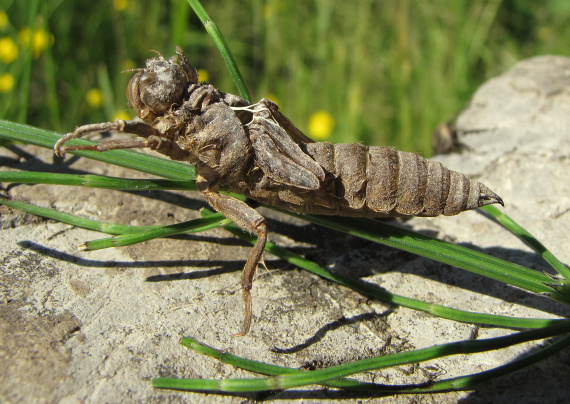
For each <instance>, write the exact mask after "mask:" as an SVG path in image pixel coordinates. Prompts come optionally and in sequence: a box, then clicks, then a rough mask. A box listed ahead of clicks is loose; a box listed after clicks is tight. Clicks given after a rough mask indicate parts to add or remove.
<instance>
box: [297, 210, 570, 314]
mask: <svg viewBox="0 0 570 404" xmlns="http://www.w3.org/2000/svg"><path fill="white" fill-rule="evenodd" d="M292 215H293V216H297V217H301V215H297V214H292ZM302 218H303V219H305V220H308V221H310V222H312V223H315V224H319V225H321V226H325V227H328V228H330V229H334V230H338V231H342V232H344V233H347V234H352V235H354V236H357V237H360V238H363V239H366V240H371V241H374V242H377V243H380V244H384V245H387V246H390V247H395V248H398V249H401V250H404V251H408V252H411V253H414V254H417V255H420V256H422V257H426V258H430V259H433V260H436V261H439V262H443V263H445V264H449V265H453V266H456V267H458V268H462V269H465V270H467V271H470V272H473V273H476V274H480V275H484V276H487V277H489V278H492V279H495V280H498V281H501V282H504V283H507V284H510V285H513V286H517V287H520V288H523V289H527V290H529V291H532V292H535V293H548V294H549V296H551V297H552V298H553V299H555V300H558V301H561V302H564V303H569V302H570V300H568V297H567V296H564V295H562V294H560V293H559V292H558V291H556V290H555V289H553V288H552V287H550V286H549V284H551V283H552V282H553V280H552V279H551V278H550V277H548V276H547V275H545V274H544V273H542V272H538V271H533V270H531V269H529V268H525V267H523V266H521V265H517V264H513V263H510V262H507V261H504V260H502V259H500V258H495V257H493V256H490V255H487V254H483V253H480V252H478V251H474V250H471V249H469V248H465V247H462V246H459V245H455V244H451V243H448V242H445V241H443V240H438V239H435V238H432V237H428V236H425V235H423V234H420V233H416V232H413V231H409V230H405V229H402V228H400V227H397V226H394V225H391V224H388V223H384V222H381V221H379V220H370V219H361V218H344V217H335V218H333V219H331V218H328V217H324V216H303V217H302Z"/></svg>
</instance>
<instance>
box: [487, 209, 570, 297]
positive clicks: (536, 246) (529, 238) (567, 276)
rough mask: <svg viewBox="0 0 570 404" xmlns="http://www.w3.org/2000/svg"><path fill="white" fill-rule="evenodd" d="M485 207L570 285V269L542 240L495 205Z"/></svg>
mask: <svg viewBox="0 0 570 404" xmlns="http://www.w3.org/2000/svg"><path fill="white" fill-rule="evenodd" d="M483 209H484V210H485V211H486V212H487V213H489V214H490V215H491V216H493V218H495V219H496V220H497V221H498V222H499V223H500V224H502V225H503V226H504V227H505V228H506V229H507V230H509V231H510V232H511V233H513V234H514V235H515V236H517V237H518V238H519V239H520V240H521V241H522V242H523V243H525V244H526V245H527V246H529V247H530V248H532V249H533V250H534V251H536V252H537V253H538V254H540V256H541V257H542V258H543V259H544V260H545V261H546V262H548V263H549V264H550V266H552V268H554V270H555V271H556V272H558V273H559V274H560V275H561V276H562V277H563V278H564V280H561V281H562V282H564V283H566V285H567V286H570V285H569V284H568V283H567V282H565V280H566V281H568V280H570V269H568V267H567V266H566V265H564V264H563V263H562V262H561V261H560V260H559V259H558V258H556V257H555V256H554V254H552V252H551V251H550V250H548V248H546V247H545V246H544V245H543V244H542V243H541V242H540V241H538V240H537V239H536V238H535V237H534V236H533V235H532V234H530V233H529V232H528V231H527V230H526V229H525V228H523V227H522V226H521V225H519V224H518V223H517V222H515V221H514V220H513V219H512V218H511V217H510V216H508V215H507V214H505V213H503V212H502V211H501V210H499V209H497V208H496V207H495V206H490V205H488V206H485V207H483Z"/></svg>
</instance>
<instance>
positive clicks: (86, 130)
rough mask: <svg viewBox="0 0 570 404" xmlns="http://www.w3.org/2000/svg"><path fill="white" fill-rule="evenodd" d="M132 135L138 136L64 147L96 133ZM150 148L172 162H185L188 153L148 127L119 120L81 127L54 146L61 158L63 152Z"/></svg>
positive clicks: (135, 122)
mask: <svg viewBox="0 0 570 404" xmlns="http://www.w3.org/2000/svg"><path fill="white" fill-rule="evenodd" d="M107 131H113V132H119V133H132V134H134V135H137V136H140V137H137V138H132V139H121V140H116V139H107V140H103V141H101V142H99V143H97V144H94V145H74V146H64V143H66V142H67V141H69V140H71V139H77V138H80V137H82V136H85V135H87V134H90V133H98V132H107ZM139 147H140V148H147V147H148V148H151V149H153V150H156V151H158V152H160V153H162V154H165V155H167V156H169V157H170V158H171V159H173V160H186V158H187V157H188V154H189V153H188V151H186V150H183V149H181V148H180V146H178V144H177V143H176V142H174V141H171V140H169V139H166V138H164V137H162V136H161V133H160V132H159V131H158V130H156V129H155V128H153V127H152V126H150V125H147V124H146V123H144V122H139V121H124V120H122V119H119V120H117V121H115V122H104V123H97V124H93V125H83V126H80V127H78V128H77V129H76V130H75V131H74V132H71V133H68V134H67V135H65V136H63V137H62V138H61V139H59V140H58V141H57V143H56V144H55V146H54V150H55V153H56V154H57V155H58V156H63V155H64V154H65V152H68V151H73V150H89V151H109V150H117V149H134V148H139Z"/></svg>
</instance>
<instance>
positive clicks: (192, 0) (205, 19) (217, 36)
mask: <svg viewBox="0 0 570 404" xmlns="http://www.w3.org/2000/svg"><path fill="white" fill-rule="evenodd" d="M188 3H189V4H190V7H192V9H193V10H194V13H196V15H197V16H198V18H199V19H200V21H202V24H203V25H204V28H206V31H207V32H208V34H209V35H210V37H211V38H212V39H213V40H214V43H215V44H216V47H217V48H218V51H219V52H220V54H221V55H222V58H223V59H224V62H225V63H226V66H227V67H228V70H229V71H230V75H231V76H232V79H233V80H234V83H235V84H236V87H237V89H238V92H239V95H240V96H241V98H243V99H244V100H246V101H248V102H251V95H250V94H249V90H248V88H247V84H246V83H245V80H244V79H243V77H242V75H241V73H240V71H239V68H238V66H237V64H236V62H235V60H234V57H233V56H232V53H231V51H230V48H229V47H228V44H227V42H226V40H225V39H224V36H223V35H222V32H221V31H220V29H219V28H218V26H217V25H216V23H215V22H214V21H213V20H212V19H211V18H210V16H209V15H208V13H207V12H206V9H205V8H204V6H202V4H201V3H200V2H199V1H198V0H188Z"/></svg>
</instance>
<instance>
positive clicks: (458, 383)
mask: <svg viewBox="0 0 570 404" xmlns="http://www.w3.org/2000/svg"><path fill="white" fill-rule="evenodd" d="M180 343H181V344H182V345H183V346H185V347H187V348H189V349H192V350H194V351H195V352H197V353H199V354H202V355H207V356H210V357H212V358H215V359H217V360H219V361H221V362H223V363H226V364H228V365H232V366H235V367H238V368H240V369H244V370H247V371H250V372H255V373H260V374H264V375H283V374H293V373H301V372H303V370H300V369H292V368H287V367H284V366H277V365H270V364H267V363H263V362H258V361H253V360H250V359H246V358H242V357H240V356H237V355H233V354H231V353H229V352H227V351H220V350H217V349H215V348H212V347H210V346H208V345H205V344H203V343H201V342H198V341H197V340H195V339H194V338H182V340H181V342H180ZM568 346H570V336H566V337H564V338H562V339H561V340H559V341H557V342H554V343H552V344H549V345H547V346H546V347H544V348H541V349H539V350H537V351H535V352H533V353H531V354H529V355H526V356H524V357H523V358H521V359H517V360H515V361H513V362H511V363H508V364H506V365H502V366H498V367H496V368H493V369H490V370H487V371H483V372H480V373H475V374H471V375H468V376H460V377H455V378H451V379H445V380H439V381H436V382H431V383H429V384H423V385H420V386H414V385H403V386H397V385H384V384H377V383H368V382H359V381H357V380H353V379H344V378H343V379H335V380H330V381H327V382H323V383H320V384H321V385H323V386H328V387H335V388H342V389H350V390H359V391H375V392H390V393H399V392H401V393H404V392H405V393H427V392H436V391H448V390H461V389H468V388H472V387H473V386H474V385H476V384H479V383H483V382H486V381H490V380H492V379H495V378H497V377H500V376H503V375H506V374H508V373H511V372H513V371H516V370H520V369H522V368H523V367H528V366H531V365H533V364H535V363H538V362H540V361H542V360H544V359H546V358H548V357H550V356H552V355H554V354H556V353H558V352H560V351H562V350H563V349H566V348H567V347H568Z"/></svg>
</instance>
